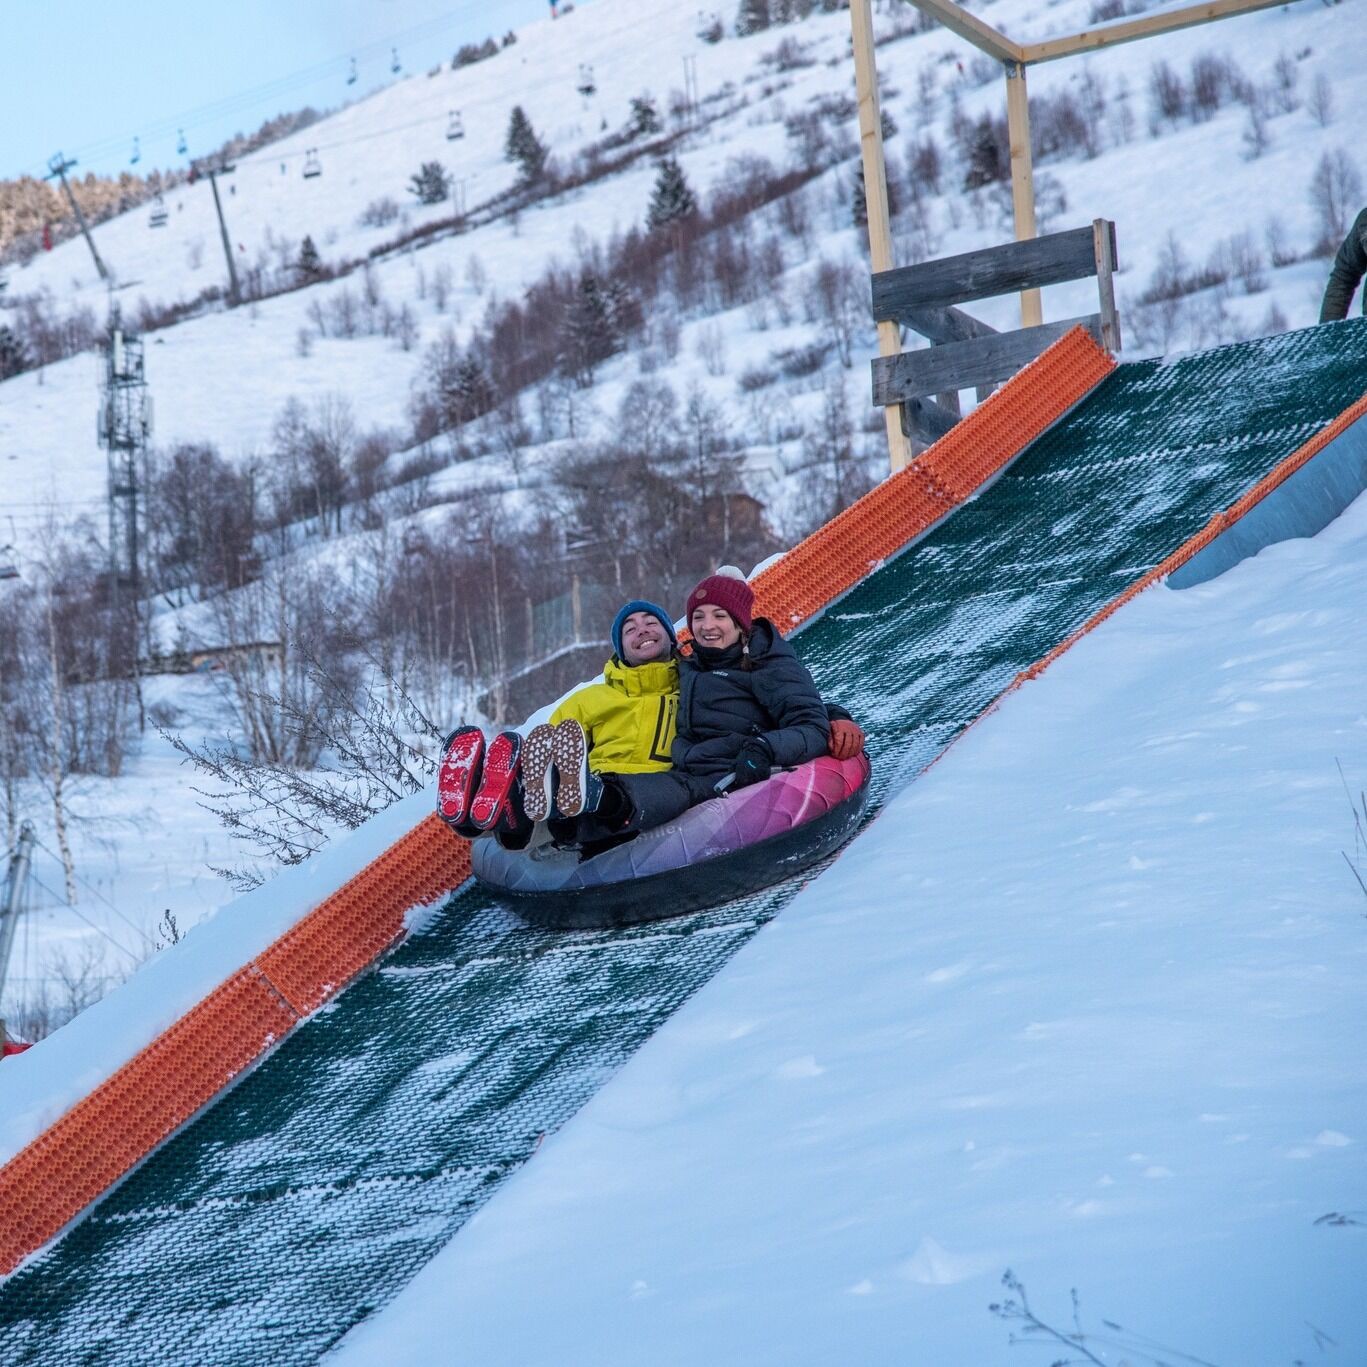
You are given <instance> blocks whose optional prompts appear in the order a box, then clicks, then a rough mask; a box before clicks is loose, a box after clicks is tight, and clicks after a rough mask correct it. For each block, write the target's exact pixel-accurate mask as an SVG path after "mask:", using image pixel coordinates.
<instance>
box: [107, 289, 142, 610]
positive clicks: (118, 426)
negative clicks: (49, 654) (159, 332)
mask: <svg viewBox="0 0 1367 1367" xmlns="http://www.w3.org/2000/svg"><path fill="white" fill-rule="evenodd" d="M151 436H152V397H151V395H150V394H148V392H147V378H146V375H145V373H144V369H143V344H142V338H141V337H135V336H133V335H131V334H129V333H126V332H125V331H124V330H123V327H122V326H121V324H120V322H119V318H118V315H117V313H116V314H115V315H114V317H113V318H111V319H110V324H109V336H108V340H107V341H106V343H105V352H104V393H103V396H102V397H101V400H100V420H99V439H100V445H101V446H103V447H104V448H105V450H106V451H108V452H109V582H110V591H111V593H112V594H113V595H114V597H115V599H116V600H117V598H118V597H119V596H120V595H121V594H123V593H129V594H131V596H132V600H133V601H134V602H136V601H137V594H138V480H139V477H140V474H141V469H142V465H143V458H144V456H145V454H146V451H147V445H148V442H149V441H150V440H151Z"/></svg>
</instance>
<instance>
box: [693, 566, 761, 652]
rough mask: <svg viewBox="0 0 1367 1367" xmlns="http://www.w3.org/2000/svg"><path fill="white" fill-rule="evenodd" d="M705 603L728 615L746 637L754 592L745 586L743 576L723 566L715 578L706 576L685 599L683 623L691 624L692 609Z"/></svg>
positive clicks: (749, 624) (729, 567)
mask: <svg viewBox="0 0 1367 1367" xmlns="http://www.w3.org/2000/svg"><path fill="white" fill-rule="evenodd" d="M705 603H710V604H711V605H712V606H713V607H718V608H721V609H722V610H723V611H724V612H729V613H730V614H731V616H732V618H733V619H734V620H735V623H736V625H737V626H738V627H740V629H741V630H742V631H743V632H745V633H746V634H747V635H749V633H750V628H751V626H752V616H751V614H752V613H753V612H754V610H755V591H754V589H752V588H751V587H750V585H749V584H747V583H746V582H745V576H744V575H742V574H741V572H740V571H739V570H737V569H732V568H731V566H730V565H723V566H722V568H721V569H719V570H718V571H717V572H716V574H709V575H708V576H707V578H706V579H704V580H703V581H702V582H701V583H700V584H698V585H697V587H695V588H694V590H693V592H692V593H690V594H689V595H688V611H687V613H686V614H685V620H686V621H688V622H690V623H691V622H692V620H693V609H694V608H700V607H702V606H703V604H705Z"/></svg>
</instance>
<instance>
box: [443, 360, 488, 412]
mask: <svg viewBox="0 0 1367 1367" xmlns="http://www.w3.org/2000/svg"><path fill="white" fill-rule="evenodd" d="M441 406H442V412H443V413H444V414H445V417H446V420H447V421H448V422H449V423H451V424H452V425H454V426H459V425H460V424H461V423H466V422H472V421H473V420H474V419H475V418H478V417H481V416H482V415H483V414H485V413H487V412H488V411H489V410H490V409H491V408H492V407H493V406H494V390H493V386H492V385H491V384H490V383H489V377H488V376H487V375H486V374H485V373H484V367H483V366H482V365H480V363H479V361H478V360H477V359H476V358H475V357H474V356H472V355H470V354H469V353H468V352H467V353H466V355H464V356H463V357H461V359H460V360H459V361H458V362H457V363H456V365H455V366H454V368H453V369H452V370H451V372H450V374H449V375H448V376H447V377H446V378H445V380H444V381H443V383H442V385H441Z"/></svg>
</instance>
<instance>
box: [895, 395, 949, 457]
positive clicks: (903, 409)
mask: <svg viewBox="0 0 1367 1367" xmlns="http://www.w3.org/2000/svg"><path fill="white" fill-rule="evenodd" d="M888 412H889V413H897V412H900V413H901V415H902V431H903V432H905V433H906V434H907V436H909V437H913V438H914V439H915V440H916V441H918V442H919V443H920V444H921V445H922V446H923V447H924V446H930V445H932V444H933V443H935V442H937V441H939V440H940V438H941V437H943V436H944V435H945V433H946V432H948V431H949V429H950V428H951V427H953V426H954V424H955V423H957V422H958V421H959V415H958V414H957V413H953V412H951V411H950V410H949V409H947V408H945V407H944V406H943V405H942V404H938V403H936V402H935V400H934V399H908V400H907V401H906V403H901V404H898V405H897V406H896V407H895V408H889V409H888Z"/></svg>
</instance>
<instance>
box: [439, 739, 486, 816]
mask: <svg viewBox="0 0 1367 1367" xmlns="http://www.w3.org/2000/svg"><path fill="white" fill-rule="evenodd" d="M483 755H484V732H483V731H481V730H480V729H479V727H478V726H462V727H461V728H460V730H458V731H453V732H452V733H451V734H450V735H449V736H448V737H447V738H446V744H445V745H443V746H442V750H441V764H440V766H439V767H438V769H437V815H438V816H439V817H441V819H442V820H443V821H444V822H446V824H447V825H448V826H450V827H451V829H452V830H454V831H458V832H459V833H460V834H462V835H466V834H468V831H465V830H463V829H462V827H464V826H466V824H467V823H468V821H469V819H470V799H471V797H472V796H473V795H474V791H475V785H476V784H477V783H478V782H479V762H480V760H481V758H482V757H483Z"/></svg>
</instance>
